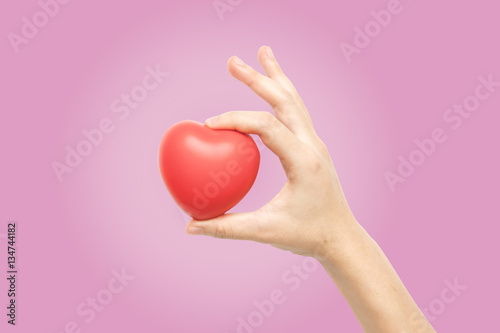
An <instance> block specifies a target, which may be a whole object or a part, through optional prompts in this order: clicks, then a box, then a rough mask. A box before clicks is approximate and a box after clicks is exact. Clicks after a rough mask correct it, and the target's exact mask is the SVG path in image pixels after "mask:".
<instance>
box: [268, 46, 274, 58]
mask: <svg viewBox="0 0 500 333" xmlns="http://www.w3.org/2000/svg"><path fill="white" fill-rule="evenodd" d="M266 50H267V56H268V57H269V58H271V59H274V54H273V50H271V48H270V47H269V46H267V47H266Z"/></svg>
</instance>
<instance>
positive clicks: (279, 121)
mask: <svg viewBox="0 0 500 333" xmlns="http://www.w3.org/2000/svg"><path fill="white" fill-rule="evenodd" d="M258 57H259V62H260V64H261V65H262V67H263V68H264V71H265V72H266V74H267V77H266V76H264V75H262V74H260V73H258V72H256V71H255V70H254V69H252V68H250V67H249V66H247V65H245V64H244V63H243V62H241V60H239V59H238V58H236V57H232V58H231V59H229V63H228V67H229V72H230V73H231V75H233V76H234V77H235V78H237V79H238V80H240V81H241V82H243V83H245V84H246V85H248V86H249V87H250V88H251V89H252V90H253V91H255V92H256V93H257V95H259V96H260V97H262V98H263V99H264V100H266V101H267V102H268V103H269V104H270V105H271V107H272V108H273V110H274V114H275V115H276V116H273V115H272V114H270V113H268V112H247V111H233V112H228V113H225V114H222V115H220V116H218V117H215V118H211V119H208V120H207V121H206V124H207V126H209V127H211V128H214V129H235V130H238V131H240V132H243V133H252V134H258V135H259V136H260V138H261V139H262V142H263V143H264V144H265V145H266V146H267V147H268V148H269V149H270V150H271V151H272V152H273V153H275V154H276V155H277V156H278V157H279V158H280V161H281V164H282V165H283V169H284V171H285V173H286V176H287V181H286V183H285V186H284V187H283V188H282V189H281V191H280V192H279V193H278V194H277V195H276V196H275V197H274V198H273V199H272V200H271V201H270V202H268V203H267V204H265V205H264V206H263V207H261V208H259V209H258V210H257V211H255V212H251V213H236V214H226V215H223V216H220V217H216V218H214V219H211V220H205V221H191V222H190V223H189V224H188V226H187V232H188V233H189V234H202V235H208V236H213V237H219V238H234V239H248V240H254V241H258V242H262V243H267V244H271V245H273V246H275V247H278V248H281V249H286V250H290V251H292V252H293V253H296V254H301V255H306V256H313V257H315V258H316V259H318V260H319V261H320V262H321V264H322V265H323V267H324V268H325V270H326V271H327V272H328V274H329V275H330V276H331V277H332V279H333V281H334V282H335V283H336V285H337V287H338V288H339V290H340V292H341V293H342V295H343V296H344V297H345V298H346V300H347V302H348V303H349V306H350V307H351V309H352V310H353V312H354V314H355V315H356V317H357V319H358V321H359V323H360V324H361V326H362V328H363V330H364V331H365V332H377V333H378V332H384V333H385V332H397V333H401V332H422V333H423V332H425V333H431V332H435V331H434V329H433V328H432V326H431V325H430V324H429V322H428V321H427V320H426V318H425V317H424V315H423V314H422V312H421V311H420V310H419V308H418V306H417V305H416V304H415V302H414V301H413V299H412V297H411V295H410V294H409V293H408V291H407V290H406V288H405V286H404V284H403V282H402V281H401V280H400V279H399V277H398V275H397V273H396V271H395V270H394V268H393V267H392V266H391V263H390V262H389V260H388V259H387V257H386V256H385V254H384V253H383V252H382V250H381V249H380V247H379V246H378V245H377V243H376V242H375V241H374V240H373V239H372V238H371V237H370V235H368V233H367V232H366V231H365V230H364V229H363V228H362V226H361V225H359V224H358V223H357V221H356V220H355V219H354V217H353V215H352V213H351V210H350V209H349V206H348V205H347V202H346V199H345V197H344V194H343V193H342V189H341V188H340V184H339V181H338V178H337V174H336V172H335V169H334V167H333V164H332V161H331V159H330V155H329V154H328V151H327V149H326V147H325V145H324V144H323V142H321V140H320V139H319V138H318V136H317V135H316V133H315V132H314V128H313V125H312V122H311V118H310V117H309V113H308V112H307V109H306V107H305V106H304V103H303V102H302V100H301V98H300V96H299V94H298V93H297V91H296V90H295V88H294V87H293V85H292V83H291V82H290V80H288V78H287V77H286V76H285V75H284V74H283V72H282V71H281V68H280V66H279V65H278V62H277V61H276V59H275V58H274V56H273V55H272V53H271V50H270V48H268V47H261V48H260V50H259V55H258Z"/></svg>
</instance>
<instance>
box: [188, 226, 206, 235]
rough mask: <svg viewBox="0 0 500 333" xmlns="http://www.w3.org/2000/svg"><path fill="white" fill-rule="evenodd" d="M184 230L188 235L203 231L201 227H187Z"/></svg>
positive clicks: (198, 233)
mask: <svg viewBox="0 0 500 333" xmlns="http://www.w3.org/2000/svg"><path fill="white" fill-rule="evenodd" d="M186 232H187V233H188V234H189V235H201V234H202V233H203V229H202V228H200V227H189V228H187V230H186Z"/></svg>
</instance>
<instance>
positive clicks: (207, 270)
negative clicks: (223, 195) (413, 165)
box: [0, 0, 500, 333]
mask: <svg viewBox="0 0 500 333" xmlns="http://www.w3.org/2000/svg"><path fill="white" fill-rule="evenodd" d="M224 2H226V1H224ZM233 3H237V1H233ZM401 5H402V6H403V10H402V12H401V13H400V14H398V15H396V16H394V17H393V19H392V22H391V23H390V24H389V25H388V27H386V28H383V29H382V31H381V32H380V34H379V35H378V36H377V37H375V38H373V40H372V42H371V43H370V45H369V46H368V47H366V48H365V49H362V50H361V51H360V53H359V54H355V55H353V58H352V62H351V63H350V64H348V63H347V61H346V59H345V57H344V56H343V54H342V52H341V50H340V48H339V44H340V43H342V42H348V43H351V44H352V43H353V39H354V28H355V27H356V26H359V27H364V25H365V24H366V23H367V22H369V21H370V20H371V16H370V11H372V10H377V11H378V10H381V9H383V8H385V7H386V6H387V1H376V2H373V1H343V2H340V1H336V2H332V1H308V2H305V1H290V0H287V1H285V0H280V1H264V0H252V1H243V2H242V3H241V4H239V5H235V6H234V7H235V8H234V9H233V11H229V12H226V13H224V15H223V18H224V19H223V20H221V19H220V18H219V16H218V15H217V12H216V10H215V9H214V7H213V5H212V2H211V1H210V0H205V1H199V0H196V1H195V0H193V1H176V2H174V1H159V0H144V1H127V2H124V1H115V0H112V1H104V2H103V1H96V0H90V1H70V2H69V3H68V4H66V5H61V8H60V12H59V13H58V14H57V15H56V16H55V17H54V18H51V19H50V21H49V22H48V24H47V25H46V26H45V27H43V28H41V29H40V31H39V32H38V34H37V35H36V36H35V37H33V39H31V40H30V41H29V43H28V44H26V45H21V46H20V47H19V53H17V54H16V53H15V52H14V50H13V48H12V46H11V44H10V42H9V40H8V38H7V35H8V33H9V32H14V33H17V34H20V33H21V26H22V18H23V17H24V16H26V17H28V18H30V19H31V17H32V16H33V14H34V13H36V12H37V11H39V10H40V7H39V5H38V3H37V1H35V0H31V1H8V2H7V1H3V2H2V3H1V7H0V22H1V23H0V30H1V34H2V35H3V36H4V37H2V42H1V45H0V47H1V55H2V56H1V57H2V62H1V65H0V67H1V68H0V70H1V72H0V73H1V75H0V82H1V91H2V121H1V122H0V127H1V128H0V129H1V130H0V136H1V140H0V146H1V152H2V163H1V168H2V169H1V170H2V173H1V176H0V179H1V183H0V191H1V192H0V193H1V197H0V199H1V200H0V207H1V210H0V228H1V229H0V242H2V244H0V249H1V251H0V252H1V254H0V260H1V265H0V267H1V269H2V273H1V274H2V276H3V274H4V272H5V263H6V243H5V241H6V239H5V233H6V228H7V223H8V221H10V220H15V221H18V239H17V243H16V246H17V247H18V250H17V251H18V265H19V277H18V282H17V283H18V285H17V287H18V291H19V294H18V299H17V302H18V309H17V311H18V313H17V314H18V318H17V325H16V327H15V328H13V327H11V326H10V325H7V324H6V321H7V320H6V318H7V317H6V316H5V314H4V312H6V309H5V306H6V305H7V302H8V300H7V296H6V291H7V289H8V288H7V283H6V280H5V278H2V279H1V281H2V282H0V295H2V297H1V298H0V300H1V301H0V303H1V308H2V309H4V310H3V312H2V313H1V318H3V319H2V320H1V323H0V327H1V330H2V332H3V331H5V328H7V329H8V330H7V331H9V332H10V331H16V330H17V332H46V333H49V332H50V333H56V332H57V333H59V332H64V327H65V325H66V324H67V323H69V322H72V321H74V322H76V323H77V325H78V327H79V329H80V330H81V332H146V331H147V332H217V333H232V332H236V331H237V325H238V324H237V318H238V317H242V318H247V317H248V315H249V314H251V313H252V312H253V311H255V307H254V305H253V302H254V301H255V300H257V301H262V300H264V299H269V297H270V293H271V291H272V290H274V289H280V290H282V291H283V293H284V295H285V297H286V301H285V302H284V303H283V304H281V305H278V306H277V307H276V309H275V311H274V313H273V314H272V315H271V316H270V317H269V318H265V320H264V322H263V323H262V325H261V326H260V327H258V328H257V329H255V332H318V333H319V332H335V331H339V332H360V331H361V328H360V327H359V325H358V324H357V322H356V319H355V317H354V316H353V314H352V313H351V311H350V309H349V307H348V305H347V303H346V302H345V300H344V299H343V298H342V297H341V295H340V293H339V292H338V290H337V288H336V287H335V285H334V284H333V283H332V282H331V280H330V279H329V277H328V276H327V274H326V273H325V272H324V271H323V269H322V268H320V267H319V268H318V269H316V270H315V271H314V272H312V273H311V274H310V276H309V277H308V278H307V279H305V280H303V281H302V283H301V285H300V287H299V288H298V289H297V290H296V291H292V290H291V289H290V286H291V284H288V283H285V282H284V280H283V278H282V276H283V274H287V271H288V270H290V269H291V267H292V266H293V265H296V264H298V265H300V264H302V263H303V261H304V258H302V257H298V256H294V255H292V254H289V253H285V252H281V251H279V250H277V249H275V248H272V247H270V246H266V245H262V244H254V243H250V242H237V241H228V240H216V239H208V238H200V237H188V236H187V235H186V234H185V233H184V228H185V225H186V222H187V218H186V217H185V216H184V215H182V214H181V213H180V211H179V210H178V208H177V207H176V206H175V204H174V203H173V201H172V200H171V198H170V196H169V194H168V192H167V191H166V190H165V188H164V186H163V183H162V181H161V178H160V175H159V173H158V169H157V159H156V157H157V149H158V145H159V142H160V138H161V136H162V134H163V132H164V131H165V130H166V129H167V128H168V127H169V126H170V125H172V124H173V123H175V122H177V121H180V120H183V119H193V120H197V121H204V120H205V118H207V117H209V116H213V115H216V114H218V113H222V112H225V111H229V110H269V107H268V106H267V105H266V104H265V103H264V102H263V101H262V100H260V99H259V98H258V97H257V96H256V95H254V94H253V93H252V92H251V91H250V90H249V89H248V88H247V87H245V86H243V85H242V84H241V83H239V82H237V81H236V80H234V79H233V78H231V77H230V75H229V74H228V73H227V70H226V61H227V59H228V58H229V57H230V56H232V55H235V54H236V55H238V56H240V57H241V58H242V59H244V60H245V61H247V62H248V63H249V64H251V65H252V66H255V68H259V70H260V67H258V62H257V58H256V54H257V50H258V47H259V46H261V45H270V46H272V48H273V51H274V53H275V55H276V57H277V58H278V60H279V61H280V63H281V65H282V67H283V69H284V70H285V72H286V73H287V74H288V76H289V77H290V78H291V79H292V81H293V82H294V83H295V85H296V87H297V89H298V90H299V92H300V93H301V95H302V97H303V99H304V101H305V103H306V105H307V106H308V109H309V110H310V112H311V115H312V118H313V121H314V123H315V126H316V129H317V132H318V133H319V135H320V136H321V137H322V139H323V140H324V141H325V143H326V144H327V146H328V147H329V150H330V152H331V154H332V156H333V160H334V163H335V165H336V168H337V171H338V173H339V175H340V178H341V181H342V185H343V188H344V190H345V192H346V195H347V197H348V200H349V202H350V205H351V207H352V209H353V211H354V214H355V215H356V217H357V218H358V220H359V221H360V223H361V224H362V225H363V226H364V227H365V228H366V229H367V230H368V231H369V232H370V234H371V235H372V236H373V237H374V238H375V239H376V240H377V242H378V243H379V244H380V245H381V247H382V248H383V249H384V251H385V253H386V254H387V256H388V257H389V259H390V260H391V262H392V263H393V265H394V267H395V268H396V270H397V271H398V273H399V274H400V276H401V278H402V280H403V281H404V282H405V284H406V286H407V288H408V289H409V291H410V292H411V294H412V295H413V297H414V299H415V301H416V302H417V304H418V305H419V306H420V307H421V308H426V307H429V304H431V303H432V302H434V303H436V301H435V300H436V299H439V298H440V297H441V296H440V295H441V291H442V290H443V289H444V288H445V287H446V284H445V281H446V280H449V281H453V279H454V278H458V281H459V282H460V283H461V284H464V285H467V289H466V290H465V291H463V292H462V294H461V295H460V296H459V297H457V298H456V300H455V301H454V302H453V303H451V304H446V308H445V309H444V311H443V312H442V313H440V314H439V315H437V316H435V318H434V319H433V320H432V324H433V325H434V326H435V328H436V329H437V330H438V331H442V332H486V331H488V332H491V331H492V330H495V329H497V328H498V321H497V319H496V318H497V316H498V310H499V306H498V301H497V300H498V297H499V296H500V289H499V288H498V286H497V284H498V264H497V262H496V260H498V258H497V257H498V251H499V246H498V245H497V244H498V240H497V238H498V237H497V232H498V226H497V224H498V222H499V217H500V215H499V213H498V210H497V207H498V199H499V195H498V188H499V186H500V180H499V179H500V177H499V176H498V170H500V159H499V158H498V142H499V139H500V134H499V133H500V132H499V131H498V122H499V121H500V113H499V110H500V109H499V107H500V88H498V90H499V91H497V92H495V93H493V94H492V95H491V97H490V98H489V99H488V100H487V101H484V102H482V104H481V106H480V107H479V108H478V110H477V111H475V112H474V113H473V114H472V115H471V117H470V118H468V119H466V120H465V121H464V122H463V124H462V126H461V127H460V128H458V129H457V130H453V129H452V128H451V126H450V124H449V123H446V122H444V121H443V114H444V113H445V111H446V109H448V108H449V107H451V106H452V105H453V104H454V103H461V102H462V101H463V100H464V98H465V97H466V96H468V95H470V94H472V93H474V89H475V87H476V85H477V84H478V80H477V77H478V76H479V75H483V76H485V77H487V76H488V75H489V74H492V75H493V78H494V79H496V81H500V66H499V59H500V47H499V45H498V32H499V31H500V21H499V20H498V13H499V10H500V8H499V5H498V4H497V3H496V2H494V1H486V0H475V1H472V0H467V1H460V2H457V1H450V0H447V1H439V2H431V1H421V0H419V1H409V0H404V1H402V2H401ZM156 65H159V66H160V68H161V69H162V70H164V71H167V72H169V76H168V77H167V78H165V79H164V81H163V82H162V83H161V84H160V85H159V87H158V88H157V89H156V90H154V91H152V92H150V93H149V95H148V97H147V98H146V99H145V100H144V101H143V102H141V103H140V105H139V106H138V107H137V108H136V109H135V110H133V111H131V113H130V114H129V115H128V117H126V118H125V119H123V120H122V119H120V118H119V117H118V114H116V113H113V112H112V110H111V106H110V105H111V103H112V102H113V101H114V100H115V99H117V98H120V96H121V95H122V94H124V93H130V91H131V89H132V88H133V87H135V86H136V85H138V84H140V83H141V82H142V78H143V77H144V76H145V75H146V74H147V73H146V70H145V68H146V67H147V66H151V67H152V68H155V67H156ZM105 118H108V119H111V121H112V122H113V124H114V131H113V132H112V133H110V134H106V135H105V137H104V139H103V142H102V143H101V144H100V145H99V146H97V147H94V149H93V151H92V152H91V153H90V154H89V155H88V156H87V157H85V158H84V160H83V162H82V163H81V165H79V166H78V167H76V168H75V169H74V171H73V172H72V173H67V174H65V175H64V176H63V181H62V182H59V181H58V179H57V177H56V175H55V173H54V172H53V170H52V167H51V163H52V162H54V161H58V162H61V163H64V158H65V154H66V150H65V147H66V146H71V147H73V148H75V147H76V145H77V144H78V142H80V141H81V140H83V139H84V138H85V137H84V136H83V134H82V130H85V129H87V130H90V129H92V128H96V127H97V126H98V124H99V122H100V121H101V120H102V119H105ZM436 127H441V128H443V129H444V130H445V132H446V134H447V135H448V139H447V141H446V142H445V143H443V144H440V145H439V146H438V147H437V149H436V152H435V153H434V154H433V155H432V156H430V157H428V158H427V159H426V161H425V163H424V164H423V165H421V166H419V167H418V168H417V169H416V171H415V172H414V174H413V175H411V176H410V177H408V179H407V180H406V181H405V182H404V183H401V184H398V185H396V190H395V191H394V192H392V191H391V189H390V188H389V186H388V184H387V182H386V181H385V179H384V173H385V172H386V171H391V172H396V168H397V166H398V163H399V162H398V156H399V155H403V156H405V157H408V156H409V154H410V153H411V152H412V151H413V150H414V149H416V146H415V144H414V141H415V140H417V139H420V140H421V139H424V138H428V137H430V135H431V132H432V130H433V129H434V128H436ZM260 148H261V154H262V160H261V168H260V172H259V175H258V178H257V180H256V183H255V184H254V187H253V188H252V190H251V191H250V192H249V194H248V195H247V197H246V198H245V199H244V200H243V201H242V202H241V203H240V204H239V205H238V206H237V207H236V208H235V210H236V211H246V210H250V209H255V208H257V207H259V206H260V205H262V204H264V203H265V202H266V201H267V200H269V199H270V198H271V197H273V196H274V194H275V193H276V192H277V191H278V190H279V188H280V187H281V185H282V184H283V182H284V176H283V174H282V170H281V167H280V165H279V161H278V159H277V158H276V157H274V156H273V155H272V154H271V153H270V152H269V151H267V150H266V149H265V148H263V146H262V144H260ZM122 267H124V268H125V269H126V272H127V274H129V275H133V276H135V279H134V280H133V281H130V282H129V285H128V286H127V287H126V288H125V289H124V290H123V291H122V292H121V293H119V294H116V295H114V297H113V299H112V301H111V302H110V303H109V304H108V305H106V306H105V308H104V310H103V311H102V312H100V313H96V317H95V319H94V320H92V321H91V322H90V323H86V322H85V320H84V317H82V316H79V315H77V313H76V309H77V307H78V306H79V304H80V303H82V302H85V300H86V299H87V297H96V295H97V294H98V293H99V291H101V290H103V289H104V288H106V287H107V285H108V282H109V281H110V280H111V279H112V277H113V275H112V270H113V269H114V270H117V271H121V269H122ZM242 332H244V331H242Z"/></svg>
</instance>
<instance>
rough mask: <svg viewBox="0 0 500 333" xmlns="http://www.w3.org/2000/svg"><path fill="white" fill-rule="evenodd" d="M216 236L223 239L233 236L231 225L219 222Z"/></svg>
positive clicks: (216, 227) (215, 231)
mask: <svg viewBox="0 0 500 333" xmlns="http://www.w3.org/2000/svg"><path fill="white" fill-rule="evenodd" d="M214 237H216V238H222V239H227V238H233V233H232V230H231V228H230V227H229V226H227V225H224V224H222V223H217V224H216V225H215V230H214Z"/></svg>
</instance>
